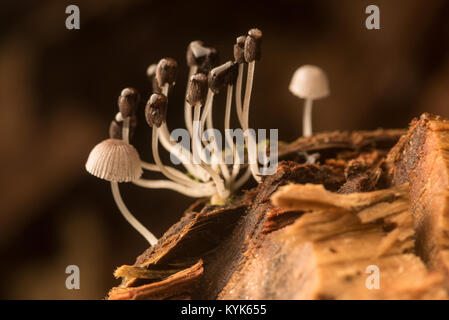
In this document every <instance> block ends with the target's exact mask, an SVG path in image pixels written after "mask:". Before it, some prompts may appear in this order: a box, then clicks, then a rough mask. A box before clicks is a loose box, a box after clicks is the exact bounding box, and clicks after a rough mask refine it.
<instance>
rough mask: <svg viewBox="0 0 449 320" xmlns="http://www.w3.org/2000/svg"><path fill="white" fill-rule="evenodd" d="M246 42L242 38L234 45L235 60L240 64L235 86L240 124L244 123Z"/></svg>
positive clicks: (243, 37) (244, 38)
mask: <svg viewBox="0 0 449 320" xmlns="http://www.w3.org/2000/svg"><path fill="white" fill-rule="evenodd" d="M245 40H246V36H240V37H238V38H237V39H236V43H235V44H234V60H235V62H237V63H238V64H239V70H238V75H237V83H236V86H235V103H236V108H237V117H238V119H239V121H240V123H243V119H242V112H243V107H242V81H243V69H244V67H245V62H246V61H245V54H244V49H245Z"/></svg>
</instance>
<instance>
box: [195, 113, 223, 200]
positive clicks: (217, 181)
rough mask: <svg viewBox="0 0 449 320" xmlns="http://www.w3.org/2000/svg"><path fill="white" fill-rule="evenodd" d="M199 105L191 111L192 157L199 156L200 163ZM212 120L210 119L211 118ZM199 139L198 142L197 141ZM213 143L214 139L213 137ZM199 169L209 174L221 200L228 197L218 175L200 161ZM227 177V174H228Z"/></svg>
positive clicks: (200, 131)
mask: <svg viewBox="0 0 449 320" xmlns="http://www.w3.org/2000/svg"><path fill="white" fill-rule="evenodd" d="M201 108H202V107H201V105H197V106H195V107H194V110H193V123H194V124H193V157H194V158H195V156H196V155H198V156H199V158H200V159H199V160H200V161H201V156H200V154H199V153H200V152H201V134H202V130H201V122H200V114H201ZM210 111H211V112H210V113H209V116H211V115H212V110H210ZM211 119H212V118H211ZM207 120H208V122H209V117H208V119H207ZM198 139H199V141H198ZM214 141H216V140H215V137H214ZM200 165H201V167H202V168H203V169H204V170H206V171H207V173H209V174H210V176H211V178H212V180H213V181H214V183H215V187H216V189H217V192H218V194H219V196H220V198H222V199H226V198H227V197H229V191H228V190H226V188H225V186H224V183H223V180H222V179H221V178H220V175H219V174H218V173H216V172H215V171H214V170H213V169H212V168H211V167H209V166H208V165H207V164H205V163H204V162H203V161H201V164H200ZM228 175H229V172H228Z"/></svg>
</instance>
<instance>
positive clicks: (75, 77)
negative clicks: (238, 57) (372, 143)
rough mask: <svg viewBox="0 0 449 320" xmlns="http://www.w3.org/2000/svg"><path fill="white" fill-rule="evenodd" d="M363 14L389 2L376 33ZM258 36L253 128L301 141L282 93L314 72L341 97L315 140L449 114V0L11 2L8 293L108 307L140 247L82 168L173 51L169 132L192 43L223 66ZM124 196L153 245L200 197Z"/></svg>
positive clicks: (130, 191)
mask: <svg viewBox="0 0 449 320" xmlns="http://www.w3.org/2000/svg"><path fill="white" fill-rule="evenodd" d="M69 4H76V5H78V6H79V8H80V11H81V29H80V30H67V29H66V28H65V19H66V17H67V15H66V14H65V8H66V6H68V5H69ZM369 4H376V5H378V6H379V7H380V10H381V30H378V31H368V30H366V28H365V19H366V17H367V15H366V14H365V8H366V6H368V5H369ZM252 27H258V28H260V29H261V30H262V31H263V33H264V40H263V53H262V60H261V62H260V63H259V64H257V66H256V74H255V84H254V91H253V99H252V110H253V112H252V113H251V118H250V121H251V125H252V127H255V128H279V135H280V138H281V139H282V140H286V141H290V140H293V139H295V138H296V137H297V136H298V135H299V134H300V133H301V113H302V102H300V101H299V100H298V99H297V98H295V97H294V96H292V95H291V94H290V93H289V91H288V89H287V88H288V83H289V80H290V77H291V76H292V74H293V72H294V70H295V69H296V68H297V67H298V66H300V65H302V64H305V63H311V64H317V65H319V66H321V67H322V68H323V69H324V70H325V71H326V72H327V73H328V76H329V79H330V85H331V90H332V94H331V96H330V97H329V98H327V99H325V100H322V101H319V102H317V103H316V104H315V106H316V107H315V108H314V119H313V121H314V130H317V131H322V130H336V129H345V130H346V129H375V128H377V127H386V128H390V127H405V126H406V125H407V124H408V122H409V121H410V120H411V118H412V117H414V116H417V115H419V114H420V113H422V112H424V111H429V112H434V113H438V114H441V115H445V116H449V108H448V103H449V2H448V1H446V0H433V1H414V0H409V1H387V0H374V1H364V0H362V1H353V0H341V1H337V0H333V1H329V0H321V1H317V0H314V1H312V0H309V1H305V0H304V1H300V0H296V1H285V0H277V1H271V2H267V3H263V2H261V1H220V2H213V1H209V2H204V3H200V2H194V1H126V0H110V1H99V0H97V1H87V0H86V1H73V2H72V1H60V0H54V1H50V0H47V1H12V0H7V1H2V3H1V4H0V120H1V125H0V148H1V150H2V151H1V155H2V157H1V158H0V162H1V166H0V167H1V177H2V180H1V182H0V183H1V186H2V187H1V191H2V192H1V193H0V194H1V195H0V204H1V207H0V208H1V209H0V261H1V266H0V272H1V274H2V281H1V284H0V298H8V299H16V298H21V299H47V298H55V299H80V298H83V299H98V298H100V299H101V298H103V297H104V296H105V295H106V292H107V290H108V289H109V288H110V287H111V286H114V285H116V284H118V281H117V280H115V279H114V278H113V276H112V272H113V270H114V268H115V267H117V266H119V265H121V264H132V263H133V262H134V259H135V257H136V256H137V255H139V254H140V253H141V252H142V251H143V250H145V249H146V243H145V240H144V239H143V238H142V237H141V236H140V235H139V234H137V233H136V232H135V231H134V230H133V229H132V228H131V226H129V225H128V224H127V223H126V222H125V220H124V219H123V217H122V216H121V215H120V213H119V211H118V210H117V209H116V207H115V205H114V202H113V199H112V195H111V193H110V188H109V185H108V183H106V182H105V181H101V180H98V179H96V178H94V177H92V176H90V175H88V174H87V173H86V172H85V170H84V163H85V160H86V159H87V156H88V154H89V151H90V150H91V148H92V147H93V146H94V145H95V144H96V143H98V142H99V141H101V140H102V139H104V138H106V137H107V130H108V126H109V123H110V120H111V119H112V117H113V116H114V115H115V113H116V112H117V108H116V100H117V96H118V95H119V93H120V91H121V89H122V88H124V87H125V86H133V87H136V88H137V89H139V91H140V92H141V93H142V95H143V97H144V99H145V98H148V96H149V93H150V91H149V88H150V86H149V83H148V80H147V78H146V75H145V70H146V67H147V66H148V65H149V64H151V63H155V62H157V61H158V60H159V59H160V58H162V57H164V56H171V57H173V58H175V59H176V60H177V61H178V62H179V64H180V70H179V73H178V85H177V87H176V88H175V90H174V93H173V94H172V95H171V96H170V97H169V98H170V106H169V108H170V109H169V115H168V125H169V127H170V128H171V129H173V128H178V127H182V125H183V116H182V114H183V112H182V103H183V94H184V90H185V82H186V81H185V79H186V76H187V68H186V67H185V49H186V46H187V45H188V43H189V42H190V41H191V40H198V39H201V40H203V41H205V42H206V43H207V44H208V45H210V46H214V47H216V48H217V49H219V51H220V55H221V61H222V62H225V61H226V60H228V59H230V58H231V57H232V45H233V43H234V41H235V38H236V37H237V36H239V35H241V34H244V33H246V31H247V30H248V29H250V28H252ZM218 101H219V103H222V105H223V99H222V97H221V98H220V99H218ZM217 110H219V107H217ZM218 113H219V112H218ZM139 116H140V119H139V126H138V128H137V131H136V135H135V137H134V140H133V143H134V145H135V146H136V147H137V148H138V149H139V151H140V152H141V156H142V158H144V159H147V160H151V154H150V152H149V149H150V147H149V143H150V130H149V128H147V126H146V125H145V121H144V120H143V103H142V105H141V109H140V110H139ZM216 117H217V118H216V119H217V120H216V121H218V119H221V118H222V115H219V114H216ZM220 122H222V121H220ZM165 159H168V157H167V156H166V157H165ZM122 190H123V192H122V193H123V197H124V199H125V202H126V203H127V205H128V206H129V208H130V209H131V211H132V212H133V213H134V214H135V216H136V217H138V218H139V219H140V220H141V221H142V222H143V223H144V224H145V225H146V226H148V227H149V228H150V229H151V230H152V231H153V232H154V233H155V234H156V235H157V236H161V235H162V234H163V232H164V231H165V230H167V228H169V226H170V225H172V224H173V223H174V222H176V221H177V220H178V219H179V217H180V216H181V215H182V212H183V210H184V209H185V208H186V207H187V206H188V205H189V204H190V203H192V201H193V200H192V199H189V198H187V197H184V196H180V195H178V194H176V193H175V192H172V191H167V190H147V189H140V188H138V187H136V186H133V185H123V186H122ZM70 264H76V265H78V266H79V267H80V270H81V289H80V290H72V291H70V290H67V289H66V288H65V279H66V277H67V275H66V274H65V268H66V266H67V265H70Z"/></svg>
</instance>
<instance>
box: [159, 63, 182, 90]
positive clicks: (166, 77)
mask: <svg viewBox="0 0 449 320" xmlns="http://www.w3.org/2000/svg"><path fill="white" fill-rule="evenodd" d="M177 69H178V63H177V62H176V61H175V60H174V59H172V58H164V59H161V60H160V61H159V63H158V64H157V68H156V80H157V84H158V85H159V87H160V88H162V87H163V86H164V85H165V84H167V83H168V84H169V85H174V84H175V82H176V72H177Z"/></svg>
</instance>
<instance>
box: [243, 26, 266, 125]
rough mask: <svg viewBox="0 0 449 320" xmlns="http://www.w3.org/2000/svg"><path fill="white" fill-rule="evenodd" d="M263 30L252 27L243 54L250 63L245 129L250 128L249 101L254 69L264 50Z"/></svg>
mask: <svg viewBox="0 0 449 320" xmlns="http://www.w3.org/2000/svg"><path fill="white" fill-rule="evenodd" d="M261 45H262V31H260V30H259V29H251V30H249V31H248V36H247V37H246V38H245V45H244V49H243V54H244V57H245V61H246V62H247V63H248V74H247V78H246V88H245V99H244V101H243V116H242V118H243V124H242V125H243V130H246V129H248V114H249V103H250V100H251V91H252V89H253V80H254V70H255V68H256V61H259V60H260V58H261V52H262V48H261Z"/></svg>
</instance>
